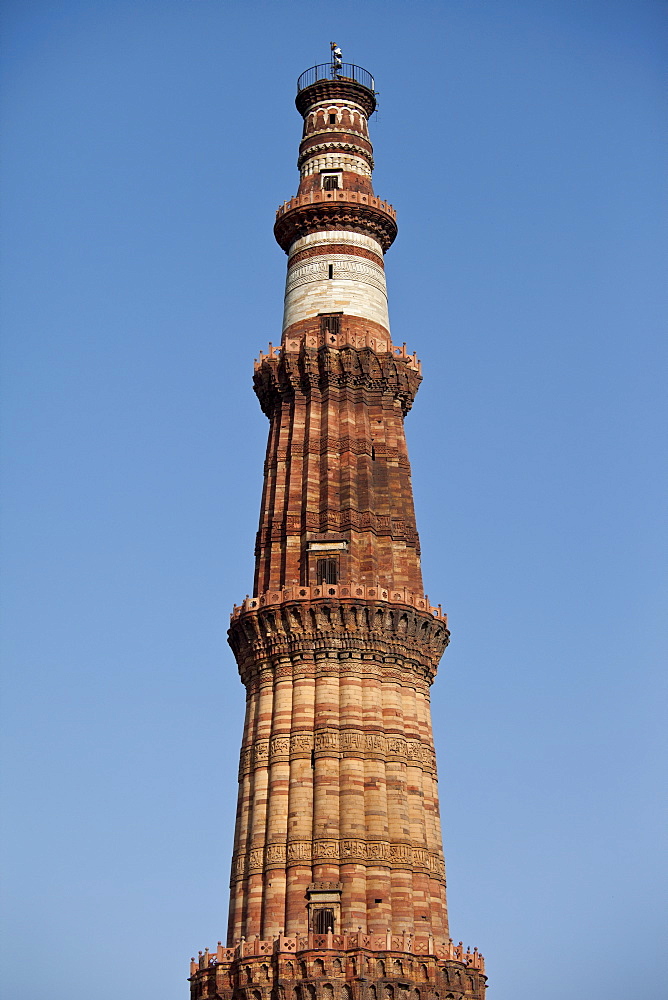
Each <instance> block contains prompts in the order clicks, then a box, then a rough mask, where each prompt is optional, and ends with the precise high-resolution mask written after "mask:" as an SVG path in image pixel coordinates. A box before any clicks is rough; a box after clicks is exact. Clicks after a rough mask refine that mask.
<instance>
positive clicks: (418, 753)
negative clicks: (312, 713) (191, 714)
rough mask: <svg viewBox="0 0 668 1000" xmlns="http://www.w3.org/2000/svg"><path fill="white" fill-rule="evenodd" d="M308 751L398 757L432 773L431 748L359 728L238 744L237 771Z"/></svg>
mask: <svg viewBox="0 0 668 1000" xmlns="http://www.w3.org/2000/svg"><path fill="white" fill-rule="evenodd" d="M311 750H314V751H315V753H316V754H322V755H323V756H332V755H336V756H339V757H359V758H362V759H364V758H367V757H369V758H371V759H374V760H388V759H389V760H399V761H402V762H403V763H405V764H406V765H407V766H409V767H419V768H420V769H421V770H423V771H428V772H430V773H431V774H435V773H436V756H435V753H434V748H433V747H432V746H430V744H428V743H423V742H422V741H421V740H408V739H406V738H405V737H403V736H393V735H391V734H389V735H388V734H387V733H370V732H365V731H363V730H361V729H343V730H337V729H319V730H316V731H315V733H310V732H297V733H291V734H290V735H286V736H274V737H273V738H272V739H270V740H257V741H256V742H255V743H254V744H253V745H252V746H250V747H242V749H241V760H240V764H239V774H240V775H243V774H247V773H248V772H250V771H251V770H252V769H254V768H257V767H266V766H267V765H268V764H271V763H274V762H275V761H289V760H295V759H297V758H300V757H306V756H309V755H310V753H311Z"/></svg>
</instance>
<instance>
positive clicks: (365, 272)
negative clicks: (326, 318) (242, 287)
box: [283, 254, 390, 331]
mask: <svg viewBox="0 0 668 1000" xmlns="http://www.w3.org/2000/svg"><path fill="white" fill-rule="evenodd" d="M330 274H331V277H330ZM327 312H343V313H345V314H346V315H349V316H358V317H360V318H362V319H369V320H372V321H373V322H374V323H379V324H380V325H381V326H383V327H385V329H386V330H388V331H389V328H390V324H389V317H388V310H387V287H386V284H385V272H384V271H383V269H382V267H379V266H378V265H377V264H374V263H373V262H372V261H369V260H365V259H364V258H362V257H356V256H353V255H348V254H331V255H330V254H323V255H319V256H318V257H311V258H309V259H308V260H305V261H303V262H301V263H299V264H297V265H295V267H291V268H290V270H289V271H288V277H287V281H286V286H285V311H284V314H283V329H286V327H288V326H291V325H292V324H293V323H297V322H299V321H300V320H304V319H310V318H311V317H313V316H317V315H318V313H327Z"/></svg>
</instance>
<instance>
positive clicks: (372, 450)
mask: <svg viewBox="0 0 668 1000" xmlns="http://www.w3.org/2000/svg"><path fill="white" fill-rule="evenodd" d="M371 461H372V462H375V461H376V449H375V448H374V446H373V445H371Z"/></svg>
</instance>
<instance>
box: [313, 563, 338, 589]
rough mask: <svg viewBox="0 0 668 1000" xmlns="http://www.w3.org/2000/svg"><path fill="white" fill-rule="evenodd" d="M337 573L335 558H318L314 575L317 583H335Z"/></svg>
mask: <svg viewBox="0 0 668 1000" xmlns="http://www.w3.org/2000/svg"><path fill="white" fill-rule="evenodd" d="M337 575H338V574H337V565H336V559H318V564H317V567H316V577H317V581H318V583H319V584H323V583H329V584H332V583H336V580H337Z"/></svg>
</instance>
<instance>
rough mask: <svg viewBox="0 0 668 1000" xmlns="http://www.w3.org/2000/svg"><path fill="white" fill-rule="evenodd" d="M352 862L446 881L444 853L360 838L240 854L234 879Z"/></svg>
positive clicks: (235, 861)
mask: <svg viewBox="0 0 668 1000" xmlns="http://www.w3.org/2000/svg"><path fill="white" fill-rule="evenodd" d="M350 861H354V862H355V863H356V864H360V865H365V866H370V865H371V866H375V865H382V866H383V867H385V866H387V867H388V868H404V869H407V870H409V871H412V872H424V873H426V874H428V875H429V877H430V878H433V879H435V880H437V881H439V882H445V862H444V861H443V856H442V855H441V854H436V853H433V852H431V851H427V850H426V849H425V848H422V847H415V846H413V845H412V844H405V843H393V842H390V841H387V840H360V839H357V838H341V839H336V838H323V839H315V840H293V841H288V843H287V844H267V846H266V847H265V848H264V849H262V848H256V849H253V850H250V851H245V852H239V853H236V854H235V855H234V857H233V861H232V879H233V881H237V880H239V879H242V878H247V877H248V876H249V875H252V874H254V873H256V872H261V871H269V870H270V869H271V868H273V867H276V866H277V865H278V866H279V867H285V866H287V867H290V865H291V864H294V863H297V864H303V863H311V864H321V863H323V862H332V863H334V864H346V862H350Z"/></svg>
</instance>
